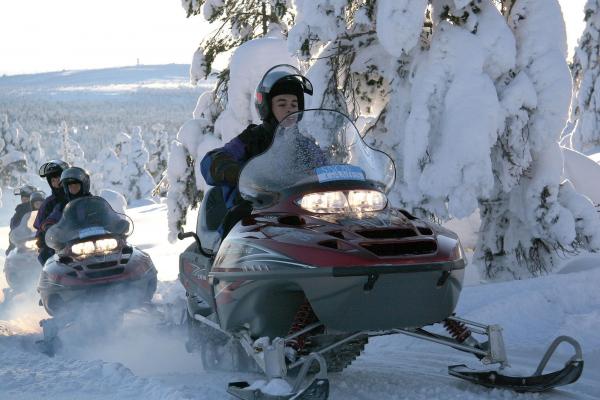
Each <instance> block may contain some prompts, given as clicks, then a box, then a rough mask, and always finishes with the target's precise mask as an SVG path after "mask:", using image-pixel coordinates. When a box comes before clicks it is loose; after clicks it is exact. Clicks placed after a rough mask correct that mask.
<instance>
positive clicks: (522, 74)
mask: <svg viewBox="0 0 600 400" xmlns="http://www.w3.org/2000/svg"><path fill="white" fill-rule="evenodd" d="M505 3H506V4H510V6H509V7H505V9H506V10H510V12H509V13H508V14H507V15H506V16H507V18H508V25H509V27H510V28H511V30H512V32H513V34H514V37H515V43H516V57H515V59H514V66H512V67H511V69H510V71H508V73H506V74H503V75H502V76H501V78H500V79H499V80H497V81H496V88H497V90H498V95H499V100H500V103H501V108H502V111H503V112H502V116H503V121H502V123H501V125H500V130H499V137H498V141H497V142H496V144H495V145H494V147H493V149H492V162H493V168H494V176H495V182H494V188H493V190H492V192H491V193H490V194H489V195H488V196H487V197H486V198H485V199H481V201H480V212H481V219H482V225H481V228H480V238H479V243H478V248H477V252H476V258H477V259H479V260H481V261H483V262H484V264H485V266H486V273H487V275H488V276H490V277H496V278H504V279H509V278H514V277H517V278H518V277H524V276H530V275H537V274H541V273H543V272H546V271H549V270H551V269H552V267H553V265H554V264H555V263H556V261H557V257H558V256H559V255H560V254H559V252H561V251H571V250H574V249H577V248H579V247H584V248H587V249H591V250H597V249H600V231H599V229H598V222H599V220H598V216H597V213H595V212H594V209H593V205H592V204H591V202H590V201H589V200H587V199H586V198H584V197H583V196H581V195H579V194H577V193H576V192H575V191H574V190H573V188H572V187H571V185H570V183H569V182H564V183H563V182H561V174H562V168H563V161H562V155H561V151H560V148H559V145H558V140H559V138H560V134H561V131H562V129H563V127H564V125H565V122H566V117H567V112H568V105H569V100H570V93H571V79H570V76H569V71H568V67H567V64H566V35H565V28H564V22H563V20H562V15H561V12H560V7H559V5H558V3H557V2H556V1H547V2H544V3H543V4H542V3H541V2H538V1H534V0H517V1H514V2H513V1H510V2H508V1H507V2H505Z"/></svg>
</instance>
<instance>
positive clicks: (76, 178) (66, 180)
mask: <svg viewBox="0 0 600 400" xmlns="http://www.w3.org/2000/svg"><path fill="white" fill-rule="evenodd" d="M70 183H79V184H81V190H80V191H79V193H77V194H71V192H69V184H70ZM60 184H61V186H62V187H63V190H64V192H65V195H66V196H67V199H68V200H73V199H75V198H77V197H81V196H87V195H88V194H90V175H89V174H88V173H87V172H86V171H85V170H84V169H83V168H79V167H71V168H67V169H65V170H64V171H63V172H62V174H60Z"/></svg>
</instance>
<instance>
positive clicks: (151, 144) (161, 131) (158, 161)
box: [146, 123, 169, 182]
mask: <svg viewBox="0 0 600 400" xmlns="http://www.w3.org/2000/svg"><path fill="white" fill-rule="evenodd" d="M148 136H150V140H147V141H146V145H147V147H148V154H149V157H150V158H149V161H148V165H147V167H148V172H150V174H151V175H152V178H154V180H155V181H156V182H158V181H160V179H161V178H162V175H163V173H164V172H165V170H166V169H167V161H168V160H169V134H168V133H167V131H166V130H165V126H164V125H163V124H159V123H157V124H154V125H152V128H151V129H150V134H149V135H148Z"/></svg>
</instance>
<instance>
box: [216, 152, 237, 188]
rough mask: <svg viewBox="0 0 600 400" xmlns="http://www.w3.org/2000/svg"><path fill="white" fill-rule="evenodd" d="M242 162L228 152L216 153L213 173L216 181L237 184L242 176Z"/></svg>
mask: <svg viewBox="0 0 600 400" xmlns="http://www.w3.org/2000/svg"><path fill="white" fill-rule="evenodd" d="M240 169H241V167H240V164H239V163H238V162H237V161H236V160H234V159H233V158H232V157H230V156H229V155H227V154H223V153H221V154H217V155H215V157H214V159H213V162H212V166H211V174H212V177H213V179H214V180H215V182H221V183H226V184H228V185H231V186H236V185H237V183H238V178H239V176H240Z"/></svg>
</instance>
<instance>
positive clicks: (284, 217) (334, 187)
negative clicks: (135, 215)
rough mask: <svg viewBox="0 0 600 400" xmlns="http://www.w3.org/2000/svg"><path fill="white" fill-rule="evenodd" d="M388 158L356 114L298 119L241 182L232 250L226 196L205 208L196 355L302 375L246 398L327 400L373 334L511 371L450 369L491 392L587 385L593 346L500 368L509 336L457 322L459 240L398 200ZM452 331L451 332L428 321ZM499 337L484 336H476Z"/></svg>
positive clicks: (188, 265) (190, 281)
mask: <svg viewBox="0 0 600 400" xmlns="http://www.w3.org/2000/svg"><path fill="white" fill-rule="evenodd" d="M394 179H395V167H394V164H393V162H392V160H391V159H390V157H389V156H388V155H386V154H385V153H383V152H381V151H377V150H374V149H372V148H370V147H369V146H367V145H366V144H365V143H364V142H363V140H362V138H361V136H360V135H359V133H358V130H357V129H356V127H355V126H354V124H353V123H352V121H351V120H350V119H348V117H346V116H345V115H343V114H341V113H339V112H336V111H331V110H306V111H304V112H299V113H295V114H292V115H290V116H288V117H287V118H286V119H285V120H283V121H282V122H281V123H280V124H279V127H278V129H277V130H276V132H275V135H274V139H273V143H272V145H271V147H270V148H269V149H268V150H267V151H266V152H265V153H263V154H261V155H259V156H257V157H255V158H254V159H252V160H250V161H249V162H248V163H247V165H246V166H245V167H244V168H243V170H242V172H241V175H240V178H239V189H240V193H241V195H242V197H243V198H244V199H246V200H249V201H251V202H252V204H253V208H254V210H253V212H252V214H251V215H250V216H248V217H246V218H244V219H242V220H241V221H240V222H239V223H237V225H236V226H235V227H234V228H233V229H232V230H231V232H230V233H229V234H228V235H227V236H226V238H225V239H224V240H223V241H222V242H221V240H220V235H219V233H218V231H217V228H218V226H219V224H220V223H221V221H222V219H223V216H224V215H225V213H226V209H225V205H224V202H223V198H222V195H221V191H220V190H219V188H213V189H211V190H209V191H208V192H207V193H206V195H205V198H204V200H203V202H202V207H201V211H200V214H199V218H198V225H197V229H196V233H185V234H180V238H184V237H190V236H191V237H194V238H195V239H196V243H194V244H192V245H190V246H189V247H188V248H187V249H186V251H185V252H184V253H182V254H181V255H180V266H179V268H180V274H179V279H180V281H181V283H182V284H183V286H184V287H185V289H186V292H187V296H188V323H189V324H188V325H189V332H190V337H189V341H188V350H190V351H192V350H200V351H201V353H202V358H203V362H204V365H205V367H206V368H238V369H239V368H251V367H257V368H258V369H259V370H260V371H262V372H263V373H264V374H265V375H266V376H267V378H269V379H290V377H293V378H294V379H293V381H290V385H289V390H288V391H287V393H286V394H282V393H281V392H279V393H278V394H273V392H270V391H269V390H268V388H267V387H261V386H260V385H258V384H254V385H249V384H248V383H246V382H235V383H231V384H230V386H229V389H228V391H229V393H231V394H233V395H234V396H236V397H238V398H241V399H292V398H293V399H326V398H327V397H328V392H329V382H328V380H327V372H332V371H336V372H337V371H341V370H343V369H344V368H345V367H346V366H348V365H349V364H350V363H351V362H352V361H353V360H354V359H355V358H356V357H358V356H359V355H360V354H361V351H362V350H363V348H364V346H365V345H366V344H367V341H368V339H369V337H373V336H379V335H389V334H404V335H409V336H413V337H417V338H421V339H424V340H429V341H432V342H436V343H440V344H443V345H447V346H450V347H454V348H456V349H458V350H462V351H466V352H470V353H473V354H474V355H475V356H477V357H478V358H479V359H481V360H482V361H483V362H484V363H485V364H498V365H499V368H497V369H494V370H486V371H473V370H469V369H467V368H466V367H465V366H452V367H449V373H450V374H452V375H454V376H457V377H460V378H463V379H467V380H470V381H473V382H476V383H479V384H483V385H486V386H491V387H506V388H512V389H515V390H518V391H542V390H546V389H549V388H552V387H555V386H559V385H565V384H568V383H571V382H574V381H575V380H577V379H578V377H579V375H580V374H581V372H582V369H583V360H582V357H581V351H580V348H579V345H578V343H577V342H575V341H574V340H573V339H571V338H566V339H564V338H559V339H558V341H557V343H556V344H558V343H560V342H562V341H568V342H569V343H572V344H573V346H574V347H575V348H576V353H577V354H576V355H575V356H574V357H573V358H572V359H571V360H570V361H569V362H568V363H567V365H566V366H565V368H564V369H562V370H560V371H557V372H554V373H551V374H542V371H543V369H544V367H545V364H546V362H547V361H548V360H547V358H549V357H550V356H551V355H552V352H553V350H554V347H556V346H555V345H553V347H552V348H551V349H550V350H549V352H548V354H547V356H546V357H544V360H543V361H542V363H541V364H540V367H539V368H538V371H536V373H535V374H534V375H533V376H531V377H509V376H505V375H503V374H502V370H503V367H504V366H506V365H507V358H506V355H505V350H504V344H503V340H502V334H501V329H500V328H499V327H498V326H496V325H492V326H487V325H483V324H479V323H476V322H471V321H467V320H464V319H461V318H458V317H456V316H455V315H454V309H455V307H456V304H457V302H458V299H459V295H460V292H461V289H462V281H463V276H464V271H465V266H466V259H465V255H464V253H463V249H462V247H461V244H460V240H459V238H458V237H457V235H456V234H455V233H453V232H451V231H449V230H447V229H444V228H443V227H441V226H439V225H436V224H433V223H431V222H428V221H424V220H421V219H418V218H415V217H414V216H412V215H411V214H409V213H408V212H406V211H403V210H399V209H395V208H393V207H391V206H390V205H389V204H388V201H387V197H386V193H388V191H389V190H390V188H391V187H392V185H393V183H394ZM434 324H442V325H445V327H446V328H447V330H448V331H449V332H451V334H449V335H442V334H439V333H434V332H433V330H431V329H426V328H425V327H427V326H430V325H434ZM474 334H477V335H478V336H482V337H484V338H486V337H487V340H481V341H480V340H477V339H476V338H475V335H474Z"/></svg>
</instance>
